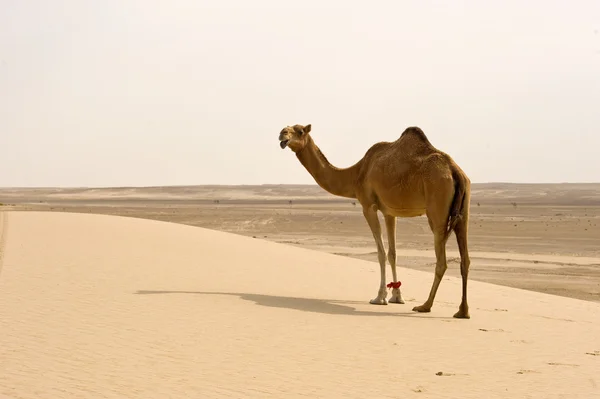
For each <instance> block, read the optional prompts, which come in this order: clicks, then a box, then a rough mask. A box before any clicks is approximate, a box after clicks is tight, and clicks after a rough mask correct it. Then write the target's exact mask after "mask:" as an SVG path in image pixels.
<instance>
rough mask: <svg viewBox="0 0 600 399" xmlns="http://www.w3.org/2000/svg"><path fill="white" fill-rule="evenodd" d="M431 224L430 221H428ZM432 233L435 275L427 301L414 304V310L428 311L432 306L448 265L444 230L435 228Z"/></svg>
mask: <svg viewBox="0 0 600 399" xmlns="http://www.w3.org/2000/svg"><path fill="white" fill-rule="evenodd" d="M430 224H431V223H430ZM433 235H434V245H435V258H436V263H435V277H434V279H433V285H432V286H431V290H430V291H429V297H428V298H427V301H425V303H424V304H423V305H421V306H415V307H414V308H413V310H414V311H415V312H430V311H431V307H432V306H433V301H434V299H435V295H436V293H437V290H438V287H439V286H440V282H441V281H442V278H443V277H444V273H446V269H448V265H447V263H446V242H447V239H446V237H445V234H444V230H442V229H439V228H438V229H436V230H434V232H433Z"/></svg>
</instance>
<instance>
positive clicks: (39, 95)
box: [0, 0, 600, 186]
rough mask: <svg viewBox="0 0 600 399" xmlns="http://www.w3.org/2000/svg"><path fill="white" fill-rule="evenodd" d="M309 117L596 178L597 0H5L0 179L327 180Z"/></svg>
mask: <svg viewBox="0 0 600 399" xmlns="http://www.w3.org/2000/svg"><path fill="white" fill-rule="evenodd" d="M295 123H300V124H308V123H311V124H312V127H313V131H312V136H313V138H314V139H315V141H316V143H317V144H318V145H319V146H320V147H321V149H322V151H323V152H324V153H325V154H326V155H327V157H328V158H329V160H330V161H331V162H332V163H333V164H334V165H336V166H339V167H346V166H350V165H352V164H353V163H354V162H356V161H357V160H358V159H360V158H361V157H362V156H363V155H364V153H365V151H366V150H367V149H368V147H369V146H371V145H372V144H373V143H375V142H377V141H392V140H395V139H396V138H398V136H399V135H400V134H401V133H402V131H403V130H404V128H405V127H407V126H409V125H418V126H420V127H421V128H422V129H423V130H424V131H425V133H426V134H427V135H428V137H429V139H430V140H431V142H432V143H433V144H434V145H435V146H436V147H438V148H439V149H441V150H443V151H446V152H448V153H449V154H450V155H451V156H453V157H454V159H455V160H456V161H457V162H458V163H459V164H460V165H461V166H462V167H463V169H464V170H465V171H466V172H467V174H468V175H469V176H470V177H471V180H472V181H474V182H489V181H511V182H563V181H568V182H592V181H593V182H599V181H600V1H598V0H589V1H575V0H569V1H567V0H561V1H558V0H554V1H533V0H529V1H515V0H508V1H507V0H502V1H500V0H497V1H493V2H492V1H481V0H472V1H458V0H453V1H423V0H418V1H417V0H413V1H401V0H395V1H375V0H373V1H372V2H367V1H348V0H339V1H333V0H321V1H310V0H303V1H295V2H291V1H281V0H279V1H277V0H272V1H266V0H252V1H249V0H238V1H226V0H219V1H216V0H215V1H201V0H171V1H165V0H160V1H159V0H137V1H134V0H103V1H97V0H94V1H92V0H87V1H83V0H73V1H62V0H52V1H48V0H37V1H34V0H0V157H1V158H0V160H1V163H0V186H112V185H119V186H122V185H171V184H173V185H179V184H219V183H222V184H260V183H312V182H313V180H312V178H311V177H310V175H309V174H308V172H306V170H304V168H303V167H302V166H301V165H300V163H299V162H298V160H297V159H296V158H295V156H294V155H293V153H291V152H290V150H289V149H288V150H285V151H283V150H281V149H280V148H279V145H278V140H277V136H278V134H279V131H280V130H281V129H282V128H283V127H284V126H286V125H292V124H295Z"/></svg>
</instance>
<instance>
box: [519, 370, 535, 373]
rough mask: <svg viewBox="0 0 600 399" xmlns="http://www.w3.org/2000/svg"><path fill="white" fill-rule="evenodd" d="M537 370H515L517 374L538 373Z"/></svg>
mask: <svg viewBox="0 0 600 399" xmlns="http://www.w3.org/2000/svg"><path fill="white" fill-rule="evenodd" d="M539 373H540V372H539V371H535V370H519V371H517V374H539Z"/></svg>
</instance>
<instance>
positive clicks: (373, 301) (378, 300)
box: [369, 298, 387, 305]
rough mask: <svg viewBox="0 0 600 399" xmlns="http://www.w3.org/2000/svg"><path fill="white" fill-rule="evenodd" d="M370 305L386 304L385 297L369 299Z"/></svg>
mask: <svg viewBox="0 0 600 399" xmlns="http://www.w3.org/2000/svg"><path fill="white" fill-rule="evenodd" d="M369 303H370V304H371V305H387V301H386V300H385V298H375V299H371V300H370V301H369Z"/></svg>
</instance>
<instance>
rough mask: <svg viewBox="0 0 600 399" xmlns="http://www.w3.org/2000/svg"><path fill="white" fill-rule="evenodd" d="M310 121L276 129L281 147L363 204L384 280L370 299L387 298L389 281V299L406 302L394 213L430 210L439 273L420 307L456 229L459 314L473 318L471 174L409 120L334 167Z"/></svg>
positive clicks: (382, 301)
mask: <svg viewBox="0 0 600 399" xmlns="http://www.w3.org/2000/svg"><path fill="white" fill-rule="evenodd" d="M310 132H311V125H310V124H309V125H306V126H302V125H294V126H287V127H285V128H284V129H283V130H281V132H280V133H279V143H280V147H281V149H285V148H286V147H288V148H290V149H291V150H292V151H293V152H294V153H295V154H296V157H297V158H298V160H299V161H300V163H301V164H302V165H303V166H304V168H306V170H307V171H308V173H310V174H311V176H312V177H313V178H314V179H315V181H316V183H317V184H318V185H319V186H320V187H321V188H322V189H324V190H325V191H327V192H329V193H331V194H333V195H336V196H340V197H346V198H353V199H356V200H358V202H359V203H360V204H361V205H362V210H363V215H364V217H365V219H366V221H367V224H368V226H369V228H370V229H371V232H372V233H373V238H374V239H375V244H376V246H377V256H378V260H379V266H380V272H381V273H380V277H381V280H380V284H379V290H378V293H377V297H376V298H374V299H372V300H370V301H369V303H371V304H373V305H387V304H388V302H387V300H386V297H387V290H386V288H392V295H391V297H390V300H389V302H390V303H396V304H403V303H404V300H403V299H402V293H401V291H400V285H401V283H400V281H399V280H398V279H397V275H396V218H397V217H401V218H406V217H416V216H422V215H426V216H427V220H428V222H429V227H430V229H431V231H432V233H433V237H434V240H433V241H434V248H435V256H436V266H435V277H434V280H433V284H432V286H431V290H430V292H429V297H428V298H427V300H426V301H425V302H424V303H423V304H422V305H420V306H415V307H414V308H413V311H415V312H430V311H431V307H432V306H433V302H434V299H435V295H436V293H437V290H438V287H439V285H440V282H441V281H442V278H443V276H444V273H445V272H446V269H447V268H448V266H447V264H446V243H447V241H448V238H449V236H450V234H451V233H452V232H453V231H454V233H455V235H456V240H457V243H458V248H459V252H460V272H461V277H462V300H461V303H460V306H459V309H458V312H456V314H454V317H455V318H464V319H469V318H470V315H469V305H468V304H467V277H468V274H469V265H470V260H469V253H468V249H467V233H468V224H469V207H470V200H471V181H470V180H469V178H468V177H467V175H466V174H465V173H464V172H463V171H462V169H461V168H460V167H459V166H458V165H457V164H456V162H454V160H453V159H452V158H451V157H450V156H449V155H448V154H446V153H444V152H442V151H440V150H438V149H436V148H435V147H434V146H433V145H432V144H431V143H430V142H429V140H428V139H427V137H426V135H425V133H424V132H423V131H422V130H421V129H420V128H419V127H416V126H411V127H408V128H406V129H405V130H404V132H402V134H401V135H400V137H399V138H398V139H397V140H395V141H394V142H379V143H376V144H374V145H373V146H371V147H370V148H369V149H368V150H367V152H366V153H365V155H364V156H363V158H362V159H361V160H359V161H358V162H357V163H355V164H354V165H352V166H350V167H348V168H337V167H335V166H333V165H331V163H329V161H328V160H327V158H326V157H325V155H323V153H322V152H321V150H320V149H319V147H317V145H316V144H315V142H314V141H313V139H312V137H311V135H310ZM377 212H381V213H382V214H383V217H384V221H385V226H386V231H387V236H388V245H389V248H388V254H387V260H388V261H389V263H390V266H391V269H392V280H393V281H392V282H391V283H389V284H387V285H386V276H385V272H386V253H385V247H384V244H383V236H382V231H381V224H380V221H379V215H378V213H377Z"/></svg>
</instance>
